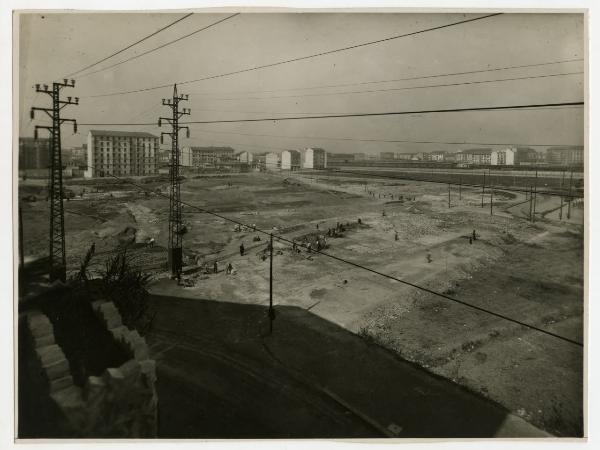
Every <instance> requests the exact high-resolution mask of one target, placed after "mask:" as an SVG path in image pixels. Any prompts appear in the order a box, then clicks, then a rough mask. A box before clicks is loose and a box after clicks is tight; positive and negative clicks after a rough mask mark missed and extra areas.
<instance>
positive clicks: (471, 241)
mask: <svg viewBox="0 0 600 450" xmlns="http://www.w3.org/2000/svg"><path fill="white" fill-rule="evenodd" d="M469 244H473V238H472V237H471V236H469Z"/></svg>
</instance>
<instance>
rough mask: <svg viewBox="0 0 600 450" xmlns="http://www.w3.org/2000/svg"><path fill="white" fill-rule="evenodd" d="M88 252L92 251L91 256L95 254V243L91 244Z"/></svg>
mask: <svg viewBox="0 0 600 450" xmlns="http://www.w3.org/2000/svg"><path fill="white" fill-rule="evenodd" d="M90 250H91V251H92V255H93V254H94V253H96V243H95V242H92V247H91V248H90Z"/></svg>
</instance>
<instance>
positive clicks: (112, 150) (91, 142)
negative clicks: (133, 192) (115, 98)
mask: <svg viewBox="0 0 600 450" xmlns="http://www.w3.org/2000/svg"><path fill="white" fill-rule="evenodd" d="M158 149H159V145H158V137H157V136H155V135H153V134H150V133H145V132H137V131H110V130H90V131H89V133H88V137H87V170H86V171H85V177H86V178H95V177H103V176H106V175H117V176H118V175H122V176H142V175H154V174H156V173H158V166H159V158H158Z"/></svg>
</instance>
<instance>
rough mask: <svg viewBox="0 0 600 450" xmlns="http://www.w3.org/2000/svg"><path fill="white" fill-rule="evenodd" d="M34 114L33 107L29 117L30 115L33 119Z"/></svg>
mask: <svg viewBox="0 0 600 450" xmlns="http://www.w3.org/2000/svg"><path fill="white" fill-rule="evenodd" d="M33 115H34V113H33V108H31V111H30V112H29V117H30V118H31V119H33Z"/></svg>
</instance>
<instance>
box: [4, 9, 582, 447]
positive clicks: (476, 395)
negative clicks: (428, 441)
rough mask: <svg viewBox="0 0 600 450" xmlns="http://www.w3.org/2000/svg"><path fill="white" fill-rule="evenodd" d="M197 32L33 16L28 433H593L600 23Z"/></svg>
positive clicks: (189, 18) (21, 265)
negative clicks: (589, 395)
mask: <svg viewBox="0 0 600 450" xmlns="http://www.w3.org/2000/svg"><path fill="white" fill-rule="evenodd" d="M165 14H166V13H165ZM173 14H175V15H176V17H175V16H172V17H170V18H171V19H175V20H174V21H169V22H168V23H166V22H165V20H164V18H165V17H164V14H163V13H157V14H155V15H147V14H142V13H140V14H137V13H136V14H134V13H131V14H123V15H118V14H112V13H98V14H90V15H87V14H84V13H74V14H60V13H57V14H48V15H44V14H38V13H21V14H19V15H18V17H17V19H18V21H17V22H18V25H19V27H21V28H20V33H22V34H23V36H27V38H28V39H30V38H31V39H33V40H34V42H36V43H38V44H39V47H40V48H38V46H31V48H29V47H28V46H27V44H26V42H28V41H27V40H26V39H23V41H22V42H24V44H23V48H22V49H20V50H21V52H22V53H21V54H20V58H22V61H21V66H22V67H27V70H25V69H23V70H22V71H21V72H20V77H21V78H22V79H20V81H19V85H20V86H28V88H27V89H28V90H27V92H23V95H22V96H21V103H20V108H19V114H20V115H21V117H20V136H21V137H20V139H19V150H18V151H19V158H18V161H19V164H18V167H16V168H18V170H17V171H15V174H18V175H17V177H15V182H16V183H18V189H17V190H16V196H17V198H16V199H15V203H14V205H15V209H18V215H17V214H15V216H16V217H17V220H16V221H15V223H14V229H15V236H16V239H15V247H14V248H15V252H16V253H17V254H18V269H16V270H15V279H16V281H17V282H18V289H16V290H15V293H16V299H15V302H16V310H17V312H18V314H17V315H16V319H17V320H18V326H17V328H16V332H15V341H17V342H18V346H17V347H18V350H17V352H16V355H15V362H16V365H17V370H16V373H15V378H16V381H17V385H18V389H17V394H16V398H15V406H16V409H17V425H16V430H17V437H18V438H19V439H28V438H81V439H90V438H120V439H126V438H144V439H150V438H161V439H279V438H281V439H285V438H288V439H289V438H302V439H309V438H352V439H361V438H548V437H564V438H583V437H585V436H586V426H585V423H586V418H587V417H586V410H585V405H586V398H585V389H586V385H585V383H584V379H585V377H584V376H585V367H584V361H585V356H586V350H587V349H586V346H585V344H586V342H587V340H586V338H587V336H586V322H585V314H584V313H585V312H586V311H585V307H586V302H585V294H586V286H587V285H586V282H587V278H586V273H585V262H586V258H587V256H588V255H587V247H586V244H587V241H586V239H587V235H586V233H587V228H586V227H587V223H588V222H587V220H588V210H587V209H586V207H587V205H586V200H587V198H586V194H587V189H588V187H589V186H588V184H589V183H588V180H587V179H586V175H588V172H587V167H585V166H584V163H585V162H586V153H585V148H584V146H583V145H582V143H583V141H584V140H585V133H584V132H583V131H584V125H583V124H584V123H585V117H586V116H585V114H586V111H585V110H584V106H585V101H584V100H582V99H581V98H580V97H582V93H583V87H582V86H583V82H584V81H585V61H584V58H583V54H584V53H585V51H584V49H583V37H582V36H583V28H584V20H583V18H582V15H581V14H579V15H577V14H575V13H573V14H563V15H561V14H555V15H554V14H552V15H546V14H530V15H527V14H523V15H521V14H504V13H490V14H485V15H482V14H458V13H457V14H454V13H447V14H446V13H444V14H431V15H430V14H423V15H418V14H417V15H413V14H412V13H411V14H381V15H370V14H357V15H354V14H348V15H346V14H339V15H337V14H331V15H330V14H324V15H319V14H314V15H311V14H308V15H302V14H300V15H295V14H294V15H287V14H284V13H282V14H264V15H263V14H246V13H243V14H242V13H239V12H237V13H232V14H225V15H224V14H221V13H214V14H212V13H211V14H204V13H202V14H200V13H195V12H190V13H187V14H185V15H181V14H180V13H173ZM117 16H118V17H117ZM292 16H293V18H292ZM78 17H81V18H84V19H85V20H83V21H79V20H78ZM299 18H300V19H299ZM451 18H452V20H453V21H450V19H451ZM209 19H210V22H209V23H204V22H206V21H208V20H209ZM296 20H300V22H295V21H296ZM19 21H20V22H19ZM17 22H15V23H16V24H17ZM130 22H131V23H134V22H135V23H136V24H137V26H138V28H135V27H131V26H130ZM196 22H198V23H196ZM199 22H202V24H200V23H199ZM290 23H294V24H299V25H301V26H297V27H290V26H289V25H290ZM64 24H70V25H69V27H70V28H68V30H67V28H65V26H64ZM106 24H110V26H111V27H114V28H115V29H120V30H122V32H123V35H121V34H118V33H116V34H115V35H114V36H112V35H111V39H112V38H114V39H115V43H113V44H114V46H115V48H119V47H121V46H122V45H123V44H124V42H122V41H123V39H125V40H128V38H127V33H131V35H130V36H129V40H132V41H133V43H130V44H128V45H127V46H125V47H123V48H121V49H120V50H117V51H116V52H115V51H114V49H113V50H110V51H111V52H112V53H109V52H108V51H107V48H104V43H102V42H100V41H101V40H100V39H99V36H104V34H105V33H104V31H105V29H106ZM194 24H196V25H194ZM282 24H283V25H282ZM200 25H201V26H200ZM193 26H199V28H190V27H193ZM228 26H236V27H239V29H237V31H236V33H229V35H228V36H229V37H231V40H225V41H221V40H220V39H216V38H214V36H213V37H211V36H212V35H213V34H216V33H219V32H220V30H221V28H222V27H223V28H224V27H228ZM159 27H161V28H159ZM185 27H187V28H190V30H188V31H189V33H188V34H185V35H182V36H179V37H176V38H175V39H172V40H168V41H164V42H163V41H162V40H164V38H165V36H168V34H167V33H171V34H174V35H175V34H176V33H177V32H178V31H179V32H181V31H182V28H185ZM386 27H387V31H385V30H386ZM453 27H460V28H462V29H464V30H468V29H471V30H474V32H475V33H476V35H475V36H476V37H475V38H473V39H471V38H469V37H468V36H469V34H468V33H467V32H465V31H461V32H454V30H453ZM145 28H152V29H153V30H154V31H152V33H151V34H148V35H146V36H145V37H142V38H141V39H140V38H139V36H137V34H136V33H137V32H134V30H138V31H139V30H143V29H145ZM132 30H133V31H132ZM166 30H168V31H166ZM311 30H312V31H314V32H311ZM398 30H403V31H402V33H400V34H398V32H399V31H398ZM557 30H559V31H557ZM560 30H567V32H563V31H560ZM201 32H202V34H201V35H199V36H198V37H195V36H196V35H197V34H198V33H201ZM382 33H383V37H382V36H381V35H382ZM386 33H387V35H386ZM519 33H523V34H524V37H523V38H519V37H518V36H519ZM532 33H533V34H532ZM53 35H56V36H60V39H59V42H61V44H60V45H58V47H57V48H58V50H56V49H54V47H49V48H48V45H50V44H48V42H46V36H53ZM134 35H135V36H134ZM241 35H244V36H252V39H250V38H249V39H248V40H240V39H238V38H237V36H241ZM440 35H442V36H447V37H448V39H443V38H442V39H440ZM32 36H33V37H32ZM36 36H37V38H36ZM74 36H75V37H76V38H74ZM323 36H325V37H327V39H322V37H323ZM348 36H353V37H352V39H355V40H356V42H353V43H348V42H346V40H347V39H348ZM375 36H379V37H377V38H376V39H375ZM171 37H173V36H171ZM191 37H194V39H189V38H191ZM282 37H285V39H282ZM204 38H206V41H205V40H204ZM150 39H156V40H161V39H162V40H161V42H162V43H161V44H160V45H159V46H157V47H153V48H150V49H147V50H146V51H144V52H141V53H137V52H138V50H139V49H138V48H136V50H134V52H136V53H134V54H130V55H129V56H128V57H126V56H125V55H123V56H122V57H121V58H123V57H125V58H126V59H122V60H119V61H118V62H116V63H113V61H112V58H113V57H115V56H117V55H120V54H121V53H128V52H129V50H130V49H131V48H132V47H137V46H138V45H141V46H144V45H147V43H145V41H146V40H150ZM211 39H216V40H215V41H214V42H212V43H211ZM332 39H333V40H332ZM90 40H91V41H90ZM184 40H186V41H185V42H182V41H184ZM336 40H337V41H336ZM428 40H429V41H428ZM511 40H514V42H513V44H514V45H513V46H512V47H511V45H508V44H506V45H505V43H506V42H508V41H511ZM80 41H81V43H80ZM407 41H408V42H415V43H416V44H417V45H416V47H415V48H417V50H416V51H415V50H410V51H408V48H405V49H404V50H403V52H396V51H395V50H394V51H392V50H390V49H391V48H392V47H389V46H393V45H402V42H407ZM323 42H326V43H327V45H329V46H331V48H329V49H325V50H323V48H321V47H320V46H322V45H323ZM335 42H337V44H336V43H335ZM484 42H487V43H488V44H487V46H489V47H490V48H495V49H496V50H494V51H488V50H485V51H483V50H482V49H484V48H487V47H486V44H484ZM541 42H545V44H544V45H543V46H541V44H540V43H541ZM419 43H420V44H419ZM524 43H531V45H530V46H525V45H524ZM79 45H81V46H82V48H87V47H90V48H91V49H93V50H94V51H92V52H91V53H90V54H87V53H85V52H81V51H80V50H79V47H78V46H79ZM169 45H177V46H178V51H177V52H171V53H164V52H162V53H161V52H159V51H160V50H161V49H163V48H164V47H166V46H169ZM279 45H281V46H282V47H281V48H279V47H278V46H279ZM419 45H421V46H422V48H420V49H419V48H418V46H419ZM186 46H187V47H186ZM203 46H206V47H203ZM219 46H222V47H219ZM268 46H274V48H273V49H272V52H270V51H265V50H264V49H265V48H268ZM517 46H518V47H519V48H521V47H523V50H522V51H523V54H525V53H527V52H529V54H530V56H531V60H530V59H527V58H525V57H523V58H522V59H520V60H519V59H518V58H516V57H515V55H514V54H512V53H511V52H508V53H506V52H505V49H506V48H513V47H515V48H516V47H517ZM96 47H98V48H96ZM109 47H110V46H109ZM411 48H412V47H411ZM44 49H45V50H44ZM183 49H187V51H188V52H189V53H190V54H194V55H200V54H202V53H203V52H205V53H206V54H205V55H204V56H206V57H210V56H214V54H216V53H215V52H216V51H217V50H216V49H219V52H220V54H222V55H225V56H227V57H225V56H223V58H217V60H218V61H214V63H215V64H216V65H215V66H209V67H210V68H211V70H212V72H210V73H212V75H205V76H203V77H202V78H194V79H189V78H188V77H189V74H188V65H191V66H197V67H195V69H196V71H200V69H202V70H204V69H205V66H202V67H200V66H199V65H198V64H199V63H198V61H200V59H198V61H196V60H195V59H194V58H189V59H188V58H182V57H181V55H184V54H186V53H185V51H184V50H183ZM202 49H204V50H202ZM179 50H181V51H179ZM55 51H56V52H58V53H60V54H62V53H64V55H63V56H64V59H65V60H70V59H69V58H72V57H73V56H72V55H73V54H75V53H74V52H77V53H76V54H78V55H80V57H81V61H80V63H81V64H82V65H83V67H80V68H79V69H78V70H76V71H73V72H70V73H66V74H65V75H64V76H60V77H58V78H56V79H53V81H52V82H51V83H50V84H43V80H41V82H40V80H38V78H40V77H42V76H44V77H45V76H47V75H46V72H52V71H53V72H57V73H59V72H62V73H64V72H66V70H65V69H64V68H63V67H62V66H60V65H58V64H56V65H55V66H54V67H53V69H52V70H49V69H48V67H46V63H47V61H49V60H50V59H49V58H48V57H47V54H49V53H51V52H55ZM413 51H415V53H414V54H412V53H411V52H413ZM455 51H456V52H459V53H460V55H461V58H455V57H454V56H453V55H452V53H453V52H455ZM61 52H62V53H61ZM154 52H159V53H158V54H157V55H154ZM288 52H289V54H288ZM346 52H353V54H354V55H358V54H361V53H360V52H363V53H362V58H363V61H375V62H376V64H362V63H360V61H361V59H360V58H358V59H357V58H354V57H352V58H351V57H347V56H344V55H346ZM426 53H427V54H428V57H427V58H424V57H421V55H422V54H426ZM496 53H497V55H496ZM106 54H108V56H106ZM277 54H279V55H280V57H279V59H277V58H275V59H273V60H271V59H272V58H273V57H272V56H271V55H277ZM400 54H401V55H403V56H402V58H400V57H398V55H400ZM36 55H37V56H36ZM147 55H151V56H147ZM207 55H208V56H207ZM232 55H234V56H235V57H234V58H230V56H232ZM290 55H292V56H290ZM543 55H546V56H545V58H546V59H543V58H544V56H543ZM258 56H260V58H258ZM263 56H264V58H266V59H264V60H263V59H262V58H263ZM405 56H406V57H407V59H406V61H410V60H411V59H410V57H409V56H412V58H413V60H414V61H413V62H418V63H419V64H417V65H412V64H413V63H412V62H411V63H408V62H406V61H405V60H404V57H405ZM490 56H491V58H490ZM78 57H79V56H78ZM142 57H143V58H145V62H144V64H141V65H140V64H139V61H138V59H140V58H142ZM162 57H170V58H176V59H177V61H179V62H178V63H177V64H175V63H173V64H172V66H171V65H170V64H165V63H164V61H162V59H160V58H162ZM98 58H100V59H98ZM245 58H247V61H246V62H244V59H245ZM336 58H337V60H336ZM503 58H504V59H503ZM536 58H537V59H536ZM540 58H541V59H540ZM209 59H214V58H209ZM255 59H256V61H255ZM107 60H111V61H110V62H109V63H106V61H107ZM130 61H136V63H134V64H126V63H129V62H130ZM147 61H154V63H153V64H152V65H150V64H148V63H147ZM319 61H324V63H321V64H319ZM327 61H337V63H333V64H329V62H327ZM502 61H504V62H502ZM357 62H358V63H357ZM184 63H185V64H184ZM425 63H427V64H432V67H430V68H429V69H427V70H426V67H425V66H424V64H425ZM106 64H110V65H106ZM302 64H310V67H309V68H307V67H304V69H300V70H298V68H301V67H302V66H301V65H302ZM336 64H339V65H338V66H336ZM50 65H51V66H52V64H50ZM221 65H222V67H221ZM97 66H99V67H97ZM117 66H118V68H117ZM121 66H123V67H121ZM244 66H245V68H244ZM580 66H583V68H582V67H580ZM336 67H337V68H336ZM552 67H555V69H552ZM559 67H563V68H564V70H570V71H568V72H558V73H556V72H555V70H559ZM115 68H116V69H115ZM159 68H160V70H158V69H159ZM567 68H570V69H567ZM150 69H152V70H150ZM155 69H156V70H155ZM163 69H164V71H163ZM167 69H168V70H167ZM109 70H110V71H112V70H118V71H121V70H122V71H123V73H121V74H120V75H119V76H115V77H113V76H112V75H111V76H104V77H102V78H90V79H91V80H95V81H92V82H90V81H89V80H90V79H88V78H87V77H88V76H90V77H93V75H94V74H96V73H102V72H105V71H109ZM171 70H172V72H171ZM336 70H339V72H335V71H336ZM128 71H132V72H128ZM361 71H364V73H363V75H365V76H366V78H365V79H363V78H361V75H360V74H361V73H362V72H361ZM499 71H517V72H518V74H519V75H522V76H518V77H517V76H514V75H515V74H514V73H513V74H512V75H510V76H511V78H489V77H491V76H492V72H499ZM413 72H414V73H413ZM398 73H403V74H405V75H403V77H404V78H397V76H398V75H397V74H398ZM511 73H512V72H511ZM124 74H125V75H124ZM121 75H123V76H121ZM194 76H196V75H194ZM253 76H254V77H255V78H252V77H253ZM391 76H394V77H396V78H390V77H391ZM487 76H489V77H488V78H485V77H487ZM493 76H494V77H495V75H493ZM155 77H156V78H157V79H154V78H155ZM159 77H162V78H160V79H161V80H162V83H166V84H158V85H152V83H156V82H158V81H157V80H158V78H159ZM245 77H248V78H245ZM269 77H270V78H269ZM311 77H312V81H311ZM447 77H449V78H447ZM482 77H483V79H482ZM432 78H444V79H447V81H448V82H444V84H425V85H423V84H414V83H413V82H417V81H418V80H429V81H423V82H425V83H431V82H433V81H431V79H432ZM532 79H536V82H535V83H536V84H535V87H536V89H532V88H531V86H532V85H530V84H527V83H530V82H531V80H532ZM61 80H62V81H61ZM228 80H229V81H228ZM240 80H246V81H245V84H244V82H241V81H240ZM523 80H527V81H523ZM46 82H48V81H47V80H46ZM228 82H229V83H230V84H229V85H228V84H227V83H228ZM294 82H295V83H296V84H294ZM419 82H420V81H419ZM148 83H150V84H148ZM195 83H223V84H222V85H220V86H221V88H222V89H225V90H219V89H215V90H213V88H212V87H207V88H206V89H205V91H194V90H192V89H191V88H190V85H192V84H195ZM323 83H329V84H323ZM331 83H335V84H331ZM389 83H393V84H389ZM397 83H401V84H399V85H398V84H397ZM406 83H408V84H409V85H406ZM436 83H437V81H436ZM488 83H491V84H492V85H488ZM503 83H510V84H509V86H510V87H509V88H504V90H500V91H498V90H497V89H498V87H500V89H502V87H503V86H504V87H506V86H507V84H503ZM147 84H148V85H147ZM381 84H383V86H386V87H384V88H382V89H374V87H373V86H369V87H367V88H357V87H355V86H363V85H381ZM76 86H77V87H76ZM389 86H400V87H389ZM188 88H190V89H188ZM347 88H351V89H352V90H340V89H347ZM227 89H231V90H227ZM240 89H241V90H242V91H239V90H240ZM256 89H262V90H259V91H256ZM331 89H334V91H331ZM430 89H433V90H434V91H432V92H435V95H429V92H430V91H429V90H430ZM494 89H496V90H494ZM155 91H161V93H160V94H159V93H158V92H155ZM70 92H72V93H73V94H72V95H73V96H69V95H68V93H70ZM280 92H288V93H289V94H287V95H281V93H280ZM400 92H402V93H403V96H402V101H399V100H398V98H399V97H396V96H395V94H398V93H400ZM474 92H475V93H474ZM508 93H510V94H511V95H507V94H508ZM272 94H275V95H272ZM74 95H79V96H77V97H76V96H74ZM256 96H258V97H256ZM330 96H331V97H330ZM411 96H412V97H411ZM332 97H333V98H332ZM583 97H585V95H583ZM289 98H294V99H295V100H293V101H291V102H289V100H282V99H289ZM123 99H127V100H129V99H132V100H137V99H141V100H140V101H139V102H138V101H124V100H123ZM329 99H331V102H330V103H328V102H329ZM360 99H366V101H363V100H360ZM80 100H81V102H80ZM271 101H275V102H279V101H282V102H283V104H285V102H286V101H288V102H289V103H288V105H287V106H286V107H281V108H277V107H275V108H271V104H270V103H268V104H267V105H265V104H264V103H262V102H271ZM211 102H212V103H214V104H215V105H221V104H226V105H227V106H226V108H227V109H212V106H211ZM230 102H234V103H230ZM248 102H249V103H248ZM259 102H260V106H256V105H255V104H256V103H259ZM400 104H401V105H402V106H398V105H400ZM244 105H246V106H244ZM248 105H251V107H252V110H248ZM196 107H198V108H199V109H194V115H192V108H196ZM221 107H222V106H217V108H221ZM65 108H66V109H65ZM200 108H207V109H200ZM323 110H327V112H323ZM283 111H287V112H283ZM230 113H233V115H230ZM66 116H70V118H66ZM144 117H145V118H144ZM231 126H233V128H231ZM82 130H83V131H82ZM298 133H300V134H298ZM214 134H219V135H220V136H221V135H223V136H221V137H219V138H218V139H224V140H225V142H223V141H214V140H213V138H212V137H210V136H212V135H214ZM289 140H294V141H293V144H292V143H290V142H289ZM67 142H68V143H69V145H70V147H69V148H68V149H67V148H66V143H67ZM317 145H323V146H324V147H326V148H327V150H326V149H325V148H323V147H318V146H317ZM238 146H240V147H247V148H249V149H251V150H247V151H246V150H244V151H238V150H236V149H237V148H238ZM482 146H483V147H482ZM267 149H268V150H269V151H268V152H267ZM424 149H427V150H428V151H425V150H424ZM15 151H16V150H15ZM328 160H329V162H328ZM17 178H18V179H17Z"/></svg>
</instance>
